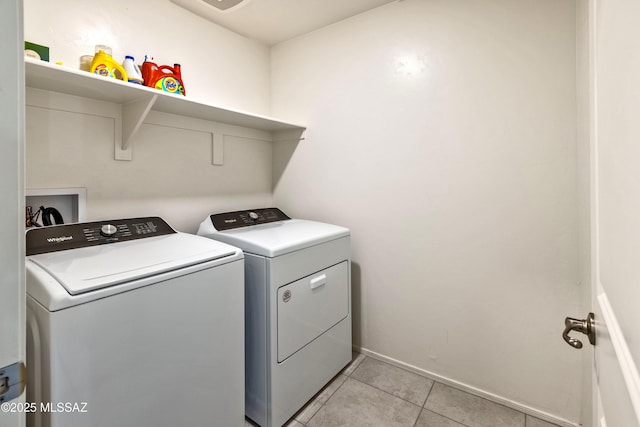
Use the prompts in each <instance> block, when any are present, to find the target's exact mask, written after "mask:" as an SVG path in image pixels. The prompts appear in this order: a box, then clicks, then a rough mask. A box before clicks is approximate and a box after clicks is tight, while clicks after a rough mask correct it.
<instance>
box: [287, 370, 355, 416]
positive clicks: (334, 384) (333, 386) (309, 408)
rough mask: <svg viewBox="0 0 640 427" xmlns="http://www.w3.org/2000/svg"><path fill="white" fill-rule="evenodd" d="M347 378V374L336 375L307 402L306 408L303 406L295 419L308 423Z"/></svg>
mask: <svg viewBox="0 0 640 427" xmlns="http://www.w3.org/2000/svg"><path fill="white" fill-rule="evenodd" d="M346 379H347V376H346V375H342V374H340V375H338V376H337V377H335V378H334V379H333V380H332V381H331V382H330V383H329V384H327V386H326V387H325V388H323V389H322V391H321V392H320V393H318V394H317V395H316V396H315V397H314V398H313V399H311V401H310V402H309V403H307V404H306V405H305V406H304V408H302V409H301V410H300V411H299V412H298V413H297V414H296V415H295V419H296V420H298V421H300V422H301V423H303V424H305V423H307V422H308V421H309V420H310V419H311V417H313V416H314V415H315V413H316V412H318V409H320V408H321V407H322V405H324V404H325V403H326V401H327V400H329V398H330V397H331V396H332V395H333V393H335V392H336V390H338V388H340V386H341V385H342V383H344V382H345V380H346Z"/></svg>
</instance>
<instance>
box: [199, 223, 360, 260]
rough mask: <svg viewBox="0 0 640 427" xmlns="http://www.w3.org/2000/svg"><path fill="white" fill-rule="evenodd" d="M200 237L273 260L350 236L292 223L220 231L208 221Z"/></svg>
mask: <svg viewBox="0 0 640 427" xmlns="http://www.w3.org/2000/svg"><path fill="white" fill-rule="evenodd" d="M198 234H199V235H201V236H205V237H209V238H212V239H216V240H220V241H222V242H225V243H229V244H230V245H233V246H237V247H239V248H240V249H242V250H243V251H244V252H247V253H251V254H256V255H262V256H266V257H270V258H273V257H276V256H280V255H284V254H286V253H289V252H293V251H297V250H299V249H304V248H307V247H309V246H313V245H317V244H320V243H324V242H328V241H331V240H335V239H339V238H341V237H345V236H348V235H349V229H347V228H344V227H339V226H337V225H332V224H325V223H323V222H315V221H307V220H302V219H289V220H285V221H278V222H271V223H268V224H260V225H254V226H250V227H242V228H236V229H233V230H226V231H218V230H216V229H215V228H214V226H213V223H212V221H211V218H210V217H209V218H207V219H205V220H204V221H203V222H202V224H200V229H199V230H198Z"/></svg>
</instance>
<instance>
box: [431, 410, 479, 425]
mask: <svg viewBox="0 0 640 427" xmlns="http://www.w3.org/2000/svg"><path fill="white" fill-rule="evenodd" d="M422 410H423V411H427V412H431V413H432V414H436V415H440V416H441V417H442V418H446V419H447V420H449V421H453V422H454V423H456V424H460V425H461V426H463V427H469V426H468V425H467V424H464V423H461V422H460V421H457V420H454V419H453V418H449V417H447V416H446V415H442V414H440V413H438V412H436V411H432V410H431V409H427V408H423V409H422Z"/></svg>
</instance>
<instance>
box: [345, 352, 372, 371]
mask: <svg viewBox="0 0 640 427" xmlns="http://www.w3.org/2000/svg"><path fill="white" fill-rule="evenodd" d="M366 358H367V356H365V355H364V354H362V353H356V352H355V351H354V352H353V358H352V360H351V363H349V364H348V365H347V366H346V367H345V368H344V369H343V370H342V372H341V373H342V374H343V375H346V376H349V375H351V374H352V373H353V371H355V370H356V368H357V367H358V366H360V363H362V361H363V360H364V359H366Z"/></svg>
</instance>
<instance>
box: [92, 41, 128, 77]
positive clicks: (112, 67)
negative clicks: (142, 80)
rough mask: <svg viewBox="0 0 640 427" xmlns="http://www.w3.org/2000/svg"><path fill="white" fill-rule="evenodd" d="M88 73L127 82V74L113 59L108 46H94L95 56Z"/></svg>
mask: <svg viewBox="0 0 640 427" xmlns="http://www.w3.org/2000/svg"><path fill="white" fill-rule="evenodd" d="M89 71H90V72H92V73H94V74H98V75H99V76H104V77H111V78H112V79H119V80H123V81H125V82H126V81H127V80H128V77H127V72H126V71H125V70H124V68H122V66H121V65H120V64H118V63H117V62H116V60H115V59H113V57H112V56H111V48H110V47H108V46H103V45H97V46H96V54H95V55H94V57H93V61H91V68H90V69H89Z"/></svg>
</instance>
